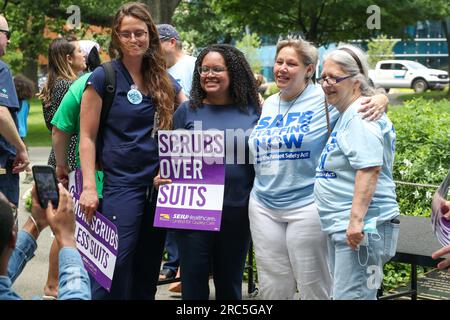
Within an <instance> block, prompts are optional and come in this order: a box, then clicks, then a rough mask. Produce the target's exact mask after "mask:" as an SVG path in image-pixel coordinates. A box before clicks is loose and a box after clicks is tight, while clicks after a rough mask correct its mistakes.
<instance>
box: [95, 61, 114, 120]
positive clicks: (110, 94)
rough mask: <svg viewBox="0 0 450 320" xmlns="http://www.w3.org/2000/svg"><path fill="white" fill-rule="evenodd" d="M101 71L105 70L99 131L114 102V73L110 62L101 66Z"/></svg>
mask: <svg viewBox="0 0 450 320" xmlns="http://www.w3.org/2000/svg"><path fill="white" fill-rule="evenodd" d="M102 67H103V70H105V88H104V92H103V103H102V113H101V115H100V125H99V129H100V128H102V127H103V125H104V124H105V121H106V119H107V118H108V114H109V110H110V109H111V105H112V103H113V100H114V94H115V92H116V71H115V70H114V67H113V66H112V62H111V61H109V62H106V63H104V64H102Z"/></svg>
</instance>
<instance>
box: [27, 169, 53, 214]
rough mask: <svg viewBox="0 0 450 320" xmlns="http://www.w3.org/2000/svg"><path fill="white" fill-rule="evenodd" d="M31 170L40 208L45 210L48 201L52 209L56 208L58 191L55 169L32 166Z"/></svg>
mask: <svg viewBox="0 0 450 320" xmlns="http://www.w3.org/2000/svg"><path fill="white" fill-rule="evenodd" d="M32 170H33V178H34V182H35V184H36V191H37V196H38V201H39V204H40V205H41V208H44V209H46V208H47V205H48V202H49V201H51V203H52V205H53V208H57V207H58V203H59V189H58V182H57V180H56V173H55V169H54V168H53V167H52V166H33V168H32Z"/></svg>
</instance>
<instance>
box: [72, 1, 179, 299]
mask: <svg viewBox="0 0 450 320" xmlns="http://www.w3.org/2000/svg"><path fill="white" fill-rule="evenodd" d="M111 45H112V48H113V49H114V50H115V51H117V52H118V60H115V61H113V67H114V69H115V74H116V90H115V97H114V100H113V103H112V105H111V108H110V111H109V115H108V117H107V119H106V121H105V123H104V124H103V127H102V139H101V141H100V144H101V147H100V150H99V152H100V156H101V159H102V166H103V171H104V189H103V208H102V210H103V212H102V213H103V214H104V215H105V216H106V217H107V218H108V219H110V220H111V221H112V222H113V223H114V224H115V225H116V226H117V229H118V234H119V247H118V256H117V260H116V266H115V270H114V277H113V281H112V287H111V291H110V292H108V291H106V290H105V289H103V288H102V287H101V286H100V285H99V284H97V283H96V282H95V281H92V298H93V299H154V297H155V293H156V284H157V281H158V275H159V269H160V263H161V258H162V252H163V248H164V239H165V230H164V229H158V228H154V227H153V216H154V204H155V201H154V199H152V197H151V194H152V192H151V187H152V182H153V178H154V176H155V175H156V173H157V171H158V167H159V159H158V149H157V141H156V139H155V138H154V135H153V133H154V132H153V130H156V129H157V128H155V123H156V127H158V128H160V129H170V128H171V127H172V114H173V111H174V101H175V95H176V92H177V91H179V90H180V88H176V87H175V88H174V86H175V85H174V84H173V82H172V81H171V78H170V77H169V75H168V73H167V71H166V65H165V60H164V54H163V52H162V49H161V44H160V41H159V35H158V32H157V29H156V26H155V24H154V22H153V20H152V17H151V16H150V13H149V10H148V8H147V6H146V5H144V4H142V3H127V4H124V5H123V6H122V7H121V8H120V9H119V10H118V12H117V13H116V15H115V18H114V22H113V28H112V35H111ZM104 87H105V72H104V70H103V68H101V67H99V68H97V69H96V70H95V71H94V72H93V73H92V75H91V77H90V79H89V80H88V82H87V85H86V89H85V92H84V94H83V98H82V102H81V114H80V136H81V138H80V159H81V168H82V171H83V193H82V194H81V198H80V205H81V208H82V210H83V211H84V212H85V214H86V215H87V217H88V219H91V218H92V216H93V214H94V213H95V209H96V208H97V206H98V197H97V191H96V186H95V161H96V159H95V157H96V156H95V155H96V151H95V150H96V146H95V145H96V138H97V132H98V129H99V122H100V113H101V108H102V98H103V96H104V91H105V89H104ZM156 112H157V113H158V115H159V121H157V120H155V119H156V118H157V117H155V113H156ZM155 196H156V193H155Z"/></svg>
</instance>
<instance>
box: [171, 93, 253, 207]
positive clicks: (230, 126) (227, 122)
mask: <svg viewBox="0 0 450 320" xmlns="http://www.w3.org/2000/svg"><path fill="white" fill-rule="evenodd" d="M259 116H260V114H259V112H258V111H257V109H256V108H255V107H253V106H249V107H248V112H244V111H242V110H240V109H239V108H238V107H237V106H235V105H209V104H203V105H201V106H200V107H199V108H197V109H193V108H191V107H190V106H189V101H186V102H184V103H183V104H182V105H181V106H180V107H179V108H178V109H177V111H176V112H175V114H174V116H173V125H174V129H187V130H194V122H195V121H200V122H201V126H202V130H208V129H216V130H222V131H224V133H225V145H226V149H225V159H226V160H227V163H226V165H225V193H224V199H223V200H224V201H223V204H224V205H225V206H231V207H243V206H247V204H248V199H249V196H250V191H251V189H252V186H253V180H254V178H255V170H254V169H253V164H252V163H251V162H250V152H249V148H248V138H249V136H250V134H251V132H252V130H253V127H254V126H255V125H256V123H257V122H258V119H259ZM242 134H244V135H245V140H244V141H242V138H243V136H242ZM231 139H234V142H232V141H231ZM242 152H245V157H242V156H243V154H239V153H242ZM231 160H232V163H231ZM243 162H244V163H243Z"/></svg>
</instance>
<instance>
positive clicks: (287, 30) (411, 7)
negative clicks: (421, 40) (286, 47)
mask: <svg viewBox="0 0 450 320" xmlns="http://www.w3.org/2000/svg"><path fill="white" fill-rule="evenodd" d="M430 1H431V0H430ZM420 4H421V1H419V0H398V1H388V0H353V1H348V0H316V1H310V0H261V1H240V0H212V7H213V8H215V10H220V12H221V13H222V14H225V15H227V16H228V17H230V19H232V21H234V22H235V23H236V24H237V25H238V26H241V28H243V27H244V26H249V27H250V29H251V30H252V31H253V32H257V33H259V34H265V35H275V36H278V35H282V36H285V35H288V34H296V35H301V36H302V37H304V38H305V39H307V40H309V41H311V42H313V43H314V44H315V45H317V46H320V45H324V44H328V43H332V42H334V43H336V42H340V41H348V40H349V39H370V38H374V37H376V36H377V35H378V34H380V33H381V32H383V33H385V34H389V35H391V36H400V35H402V34H403V29H402V28H401V27H399V26H405V25H408V24H411V23H415V22H416V21H417V20H419V18H420V17H422V18H423V10H422V8H421V5H420ZM371 5H377V6H378V7H379V9H380V18H381V29H370V28H368V26H367V22H368V19H369V18H370V14H368V13H367V9H368V8H369V6H371ZM243 13H245V14H243Z"/></svg>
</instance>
